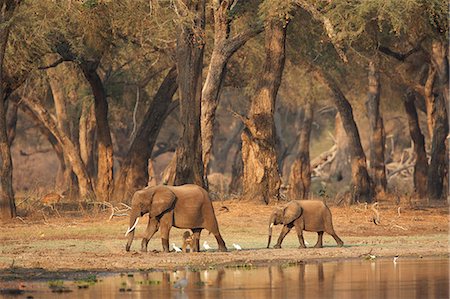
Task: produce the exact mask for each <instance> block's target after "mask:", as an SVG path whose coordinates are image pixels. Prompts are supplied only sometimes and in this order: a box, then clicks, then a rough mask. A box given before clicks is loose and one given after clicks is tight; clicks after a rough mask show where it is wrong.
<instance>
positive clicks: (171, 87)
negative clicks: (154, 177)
mask: <svg viewBox="0 0 450 299" xmlns="http://www.w3.org/2000/svg"><path fill="white" fill-rule="evenodd" d="M176 80H177V71H176V68H175V67H172V68H171V69H170V70H169V71H168V72H167V75H166V77H165V78H164V80H163V82H162V83H161V85H160V87H159V89H158V91H157V92H156V95H155V97H154V99H153V101H152V102H151V104H150V105H149V106H148V108H147V111H146V113H145V115H144V118H143V120H142V122H141V124H140V126H139V128H138V129H137V130H136V134H135V136H134V138H133V140H132V141H131V145H130V147H129V149H128V152H127V155H126V158H125V160H124V161H123V162H122V167H121V171H120V174H119V178H118V180H117V182H116V186H115V190H116V191H117V193H118V194H119V195H118V196H119V197H120V198H126V197H127V196H128V195H129V194H132V193H133V192H134V191H136V190H137V189H140V188H143V187H145V186H146V185H147V181H148V177H149V174H148V159H150V157H151V155H152V152H153V147H154V145H155V143H156V138H157V137H158V134H159V131H160V129H161V127H162V125H163V123H164V119H165V118H166V117H167V115H168V114H169V113H170V111H171V103H173V102H172V97H173V95H174V94H175V92H176V90H177V81H176Z"/></svg>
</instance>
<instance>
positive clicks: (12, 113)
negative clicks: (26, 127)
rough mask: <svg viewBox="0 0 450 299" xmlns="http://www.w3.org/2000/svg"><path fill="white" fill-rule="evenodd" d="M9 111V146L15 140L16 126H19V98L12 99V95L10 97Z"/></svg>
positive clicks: (7, 122) (7, 119)
mask: <svg viewBox="0 0 450 299" xmlns="http://www.w3.org/2000/svg"><path fill="white" fill-rule="evenodd" d="M7 106H8V111H7V113H6V128H7V135H8V143H9V146H10V147H11V145H12V144H13V142H14V139H15V138H16V128H17V111H18V110H19V103H17V100H12V99H11V97H9V99H8V105H7Z"/></svg>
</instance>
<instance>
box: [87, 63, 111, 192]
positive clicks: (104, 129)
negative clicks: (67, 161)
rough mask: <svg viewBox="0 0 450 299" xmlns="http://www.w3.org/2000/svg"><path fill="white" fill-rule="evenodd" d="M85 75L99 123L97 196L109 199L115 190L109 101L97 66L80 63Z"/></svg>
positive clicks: (97, 122) (96, 119)
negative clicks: (92, 95)
mask: <svg viewBox="0 0 450 299" xmlns="http://www.w3.org/2000/svg"><path fill="white" fill-rule="evenodd" d="M80 66H81V69H82V71H83V74H84V76H85V77H86V79H87V81H88V82H89V84H90V86H91V88H92V93H93V94H94V102H95V104H94V109H95V121H96V124H97V152H98V157H97V158H98V162H97V180H96V197H97V200H99V201H109V200H110V198H111V194H112V191H113V186H114V181H113V162H114V161H113V146H112V140H111V132H110V130H109V124H108V101H107V99H106V91H105V89H104V86H103V82H102V80H101V79H100V77H99V76H98V74H97V71H96V70H95V69H96V68H95V67H92V66H91V65H87V64H85V63H82V64H80Z"/></svg>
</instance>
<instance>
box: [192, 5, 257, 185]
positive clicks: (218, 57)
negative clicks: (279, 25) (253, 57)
mask: <svg viewBox="0 0 450 299" xmlns="http://www.w3.org/2000/svg"><path fill="white" fill-rule="evenodd" d="M239 5H240V4H239V1H235V0H220V1H213V17H214V46H213V50H212V53H211V59H210V62H209V67H208V72H207V75H206V79H205V83H204V84H203V89H202V104H201V111H202V114H201V133H202V154H203V164H204V171H203V175H204V176H205V178H206V179H205V181H206V182H207V173H208V167H209V160H210V155H211V150H212V143H213V132H214V130H213V127H214V119H215V114H216V109H217V106H218V101H219V94H220V90H221V87H222V86H223V84H224V79H225V74H226V66H227V63H228V61H229V59H230V58H231V56H232V55H233V54H234V53H235V52H236V51H237V50H239V48H241V47H242V46H243V45H244V44H245V43H246V42H247V41H248V40H249V39H251V38H252V37H254V36H256V35H257V34H258V33H260V32H261V31H262V30H263V27H262V26H261V25H259V24H255V25H254V28H248V29H246V30H245V31H244V30H243V31H242V32H240V33H238V34H235V35H234V36H231V34H230V33H231V24H232V21H233V20H234V19H235V18H236V16H237V15H238V12H236V11H237V10H239Z"/></svg>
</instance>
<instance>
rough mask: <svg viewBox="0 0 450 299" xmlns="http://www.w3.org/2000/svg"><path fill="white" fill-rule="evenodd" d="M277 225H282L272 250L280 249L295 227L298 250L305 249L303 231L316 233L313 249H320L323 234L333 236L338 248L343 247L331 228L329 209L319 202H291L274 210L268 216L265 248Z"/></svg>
mask: <svg viewBox="0 0 450 299" xmlns="http://www.w3.org/2000/svg"><path fill="white" fill-rule="evenodd" d="M277 224H284V227H283V229H282V231H281V233H280V236H279V237H278V241H277V244H275V246H274V248H281V243H282V242H283V239H284V237H285V236H286V235H287V233H289V231H290V230H291V229H292V227H294V226H295V230H296V231H297V236H298V240H299V242H300V248H305V247H306V246H305V241H304V239H303V231H304V230H305V231H309V232H317V235H318V239H317V243H316V245H315V246H314V247H317V248H320V247H322V238H323V232H326V233H328V234H330V235H331V236H333V238H334V240H336V243H337V244H338V246H343V245H344V242H342V240H341V239H340V238H339V237H338V235H337V234H336V232H335V231H334V228H333V222H332V220H331V211H330V209H329V208H328V207H327V206H326V205H325V204H324V203H323V202H322V201H320V200H293V201H290V202H288V203H287V204H286V205H284V206H282V207H279V208H276V209H275V211H273V213H272V215H271V216H270V222H269V240H268V242H267V248H269V246H270V241H271V239H272V227H273V226H274V225H277Z"/></svg>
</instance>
